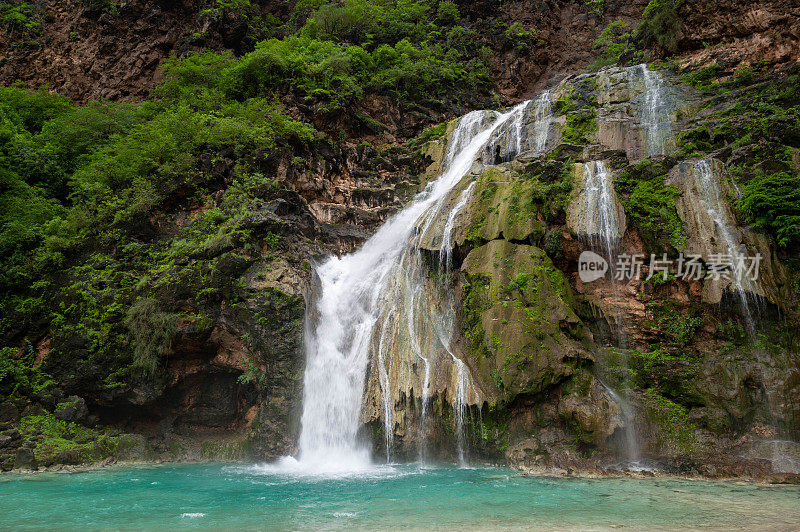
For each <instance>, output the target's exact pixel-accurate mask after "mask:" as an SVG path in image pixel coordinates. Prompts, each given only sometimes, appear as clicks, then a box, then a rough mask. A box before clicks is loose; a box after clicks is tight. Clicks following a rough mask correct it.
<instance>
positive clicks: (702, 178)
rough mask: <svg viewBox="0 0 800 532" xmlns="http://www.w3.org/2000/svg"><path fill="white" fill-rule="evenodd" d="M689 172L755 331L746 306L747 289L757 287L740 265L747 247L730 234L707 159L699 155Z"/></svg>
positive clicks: (732, 224)
mask: <svg viewBox="0 0 800 532" xmlns="http://www.w3.org/2000/svg"><path fill="white" fill-rule="evenodd" d="M692 173H693V175H694V178H695V185H696V186H697V190H698V192H699V193H700V204H701V205H702V207H703V208H704V209H705V210H706V212H707V213H708V215H709V216H710V217H711V219H712V220H713V221H714V228H715V232H716V236H717V237H718V239H719V244H720V246H721V247H722V251H723V253H724V254H727V255H730V258H731V261H732V263H733V270H732V272H731V281H732V285H733V287H734V289H735V291H736V295H737V296H738V299H739V303H740V305H741V307H742V317H743V318H744V319H745V324H746V326H747V328H748V330H749V331H750V332H751V333H752V332H754V331H755V322H754V320H753V314H752V312H751V310H750V302H749V301H748V297H749V296H748V293H751V294H755V293H757V289H756V287H755V281H753V280H752V279H750V278H749V277H748V276H747V275H746V272H745V271H744V269H743V266H744V260H745V257H746V255H747V250H746V248H745V247H744V245H743V244H742V245H740V244H739V242H738V239H737V238H736V235H735V234H734V231H733V228H734V227H735V225H736V223H735V221H734V220H733V215H732V214H731V213H730V210H729V209H728V206H727V202H726V201H725V200H724V199H723V197H722V193H721V191H720V188H719V183H718V182H717V179H716V177H715V176H714V171H713V170H712V169H711V165H710V164H709V162H708V159H701V160H699V161H697V162H696V163H694V172H692Z"/></svg>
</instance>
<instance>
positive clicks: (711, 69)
mask: <svg viewBox="0 0 800 532" xmlns="http://www.w3.org/2000/svg"><path fill="white" fill-rule="evenodd" d="M723 74H724V72H723V71H722V69H721V67H719V65H716V64H713V65H709V66H707V67H704V68H701V69H698V70H695V71H693V72H689V73H687V74H685V75H684V81H685V82H687V83H690V84H692V85H693V86H695V87H697V88H698V89H700V90H702V91H703V92H705V93H706V94H707V95H709V96H710V97H709V99H708V103H707V104H706V105H707V106H708V107H712V106H715V105H716V106H717V107H715V112H713V113H709V119H708V120H706V121H704V122H703V123H701V124H699V125H698V126H697V127H696V128H695V129H692V130H689V131H684V132H681V133H679V134H678V137H677V141H678V146H679V147H680V150H681V151H680V155H681V156H684V157H689V156H697V157H700V156H705V155H706V154H708V153H711V152H713V151H715V150H720V149H724V148H730V149H732V150H737V151H738V154H739V155H738V157H737V158H736V160H735V162H734V163H733V164H731V165H730V166H729V167H728V171H729V173H730V174H731V176H732V178H733V179H735V180H736V181H737V183H738V185H739V187H740V188H741V190H742V194H741V195H740V196H739V198H738V199H737V200H736V207H737V211H738V212H737V214H738V217H739V219H740V222H743V223H746V224H753V225H755V226H756V227H758V228H759V229H763V230H764V231H766V232H767V233H768V234H769V235H770V236H771V237H772V238H773V239H774V240H775V242H776V243H777V244H778V245H780V246H782V247H791V246H795V245H797V244H799V243H800V207H799V206H798V205H800V203H799V202H798V197H800V196H798V184H800V172H798V167H797V163H796V160H797V155H796V154H797V150H798V149H799V148H800V141H798V139H800V92H798V91H797V87H798V85H800V71H798V69H797V68H794V69H793V70H792V71H790V72H789V73H788V75H786V76H785V77H783V76H782V77H776V76H775V75H773V74H771V73H770V72H768V71H766V69H765V68H764V66H763V65H755V66H754V67H746V68H741V69H739V70H737V71H735V72H733V74H732V75H730V76H728V77H725V78H722V79H720V77H721V76H722V75H723ZM733 91H736V97H735V99H730V98H727V95H728V94H730V93H732V92H733ZM720 102H725V103H724V104H723V105H719V104H720Z"/></svg>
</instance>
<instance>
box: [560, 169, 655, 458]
mask: <svg viewBox="0 0 800 532" xmlns="http://www.w3.org/2000/svg"><path fill="white" fill-rule="evenodd" d="M582 171H583V183H582V185H581V189H580V195H579V197H578V200H577V201H575V202H574V205H573V206H572V207H571V208H570V212H571V213H572V214H571V218H572V219H573V221H572V222H571V223H572V225H573V230H574V231H575V232H576V233H577V234H578V236H579V237H581V238H582V239H583V240H584V241H585V242H586V243H587V244H588V245H589V247H591V248H593V249H594V250H595V251H596V252H599V253H602V254H603V255H604V258H605V259H606V260H607V261H608V268H609V271H610V272H611V276H610V277H611V285H610V291H611V293H612V294H613V296H614V297H617V296H618V295H619V284H618V283H617V282H616V280H615V276H614V274H615V272H614V266H615V260H616V258H617V253H618V250H619V246H620V242H621V240H622V237H623V234H624V232H625V218H624V216H625V215H624V211H623V210H622V207H621V205H620V204H619V201H618V199H617V196H616V194H615V192H614V184H613V181H612V176H611V172H609V170H608V168H607V167H606V164H605V163H604V162H603V161H590V162H587V163H584V164H583V168H582ZM611 313H612V314H613V316H614V318H615V322H616V323H621V321H622V316H621V312H620V309H619V307H617V306H614V307H613V310H612V311H611ZM626 344H627V339H626V335H625V331H624V328H623V327H619V328H618V329H617V330H616V346H617V347H621V348H624V347H625V345H626ZM626 366H627V364H623V367H622V368H621V370H622V375H623V376H622V378H621V384H622V385H623V386H624V387H625V388H630V386H631V383H630V378H629V375H628V370H627V367H626ZM600 383H601V384H602V385H603V387H604V388H605V389H606V392H607V393H608V395H609V396H610V397H611V398H612V400H613V401H614V402H616V403H617V405H619V408H620V411H621V413H622V417H623V419H624V421H625V425H624V427H623V436H624V439H625V441H624V447H625V449H624V450H625V455H626V456H625V458H626V464H627V467H632V468H637V467H640V463H639V462H640V456H639V454H640V453H639V446H638V443H637V438H636V434H637V432H636V426H635V414H636V411H635V408H634V406H633V405H632V404H631V402H629V401H628V400H627V399H626V398H624V397H622V396H621V395H620V394H618V393H617V392H616V391H614V390H613V389H612V388H611V387H609V386H608V385H606V384H605V383H603V382H602V381H600Z"/></svg>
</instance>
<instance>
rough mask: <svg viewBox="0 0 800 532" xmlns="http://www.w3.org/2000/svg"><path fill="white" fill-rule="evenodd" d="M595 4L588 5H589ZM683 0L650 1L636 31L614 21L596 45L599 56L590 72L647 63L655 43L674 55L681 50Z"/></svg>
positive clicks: (591, 66) (619, 21) (602, 33)
mask: <svg viewBox="0 0 800 532" xmlns="http://www.w3.org/2000/svg"><path fill="white" fill-rule="evenodd" d="M590 3H594V2H587V4H590ZM680 4H681V1H680V0H651V1H650V3H648V4H647V7H646V8H645V10H644V13H643V15H642V21H641V22H640V23H639V24H638V25H637V26H636V27H634V28H629V26H628V25H627V24H626V23H624V22H623V21H622V20H612V21H611V22H609V23H608V25H607V26H606V27H605V28H603V31H601V32H600V35H599V36H598V37H597V39H596V40H595V42H594V48H597V49H600V54H599V55H598V57H597V59H595V60H594V61H593V62H592V64H591V65H589V68H588V70H590V71H594V70H599V69H601V68H603V67H607V66H611V65H615V64H618V63H622V64H627V65H632V64H637V63H642V62H646V61H647V59H648V55H649V54H648V53H646V50H648V49H649V48H650V47H652V46H653V45H654V44H655V45H657V46H658V47H659V48H661V49H662V50H664V51H665V52H667V53H668V54H673V53H675V52H676V51H677V48H678V36H679V34H680V29H681V20H680V17H679V14H678V9H679V8H680Z"/></svg>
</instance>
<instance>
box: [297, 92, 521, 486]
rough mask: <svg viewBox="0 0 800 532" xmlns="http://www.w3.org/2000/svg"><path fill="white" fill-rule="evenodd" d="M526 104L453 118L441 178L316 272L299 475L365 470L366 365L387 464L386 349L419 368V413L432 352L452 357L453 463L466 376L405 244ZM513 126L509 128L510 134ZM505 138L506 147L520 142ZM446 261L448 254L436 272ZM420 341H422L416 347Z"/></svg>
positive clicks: (448, 323) (447, 322) (449, 320)
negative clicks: (375, 388)
mask: <svg viewBox="0 0 800 532" xmlns="http://www.w3.org/2000/svg"><path fill="white" fill-rule="evenodd" d="M529 103H530V102H525V103H523V104H520V105H519V106H517V107H516V108H514V109H512V110H511V111H509V112H507V113H505V114H498V113H494V112H490V111H474V112H472V113H469V114H467V115H465V116H464V117H462V118H461V120H460V121H459V124H458V126H457V128H456V130H455V131H454V132H453V134H452V137H451V141H450V143H449V145H448V152H447V156H446V159H445V169H444V171H443V173H442V175H441V176H440V177H439V178H438V179H437V180H436V181H434V182H432V183H430V184H429V185H428V187H427V188H426V189H425V190H424V191H423V192H421V193H420V194H418V195H417V196H416V197H415V198H414V200H413V201H412V202H411V203H410V204H409V205H408V206H407V207H406V208H405V209H403V210H402V211H400V212H399V213H397V214H396V215H395V216H393V217H392V218H390V219H389V220H388V221H387V222H386V223H385V224H384V225H383V226H382V227H381V228H380V229H379V230H378V231H377V232H376V233H375V235H374V236H373V237H372V238H370V239H369V240H368V241H367V242H366V243H365V244H364V246H363V247H362V248H361V249H360V250H358V251H356V252H355V253H352V254H350V255H345V256H343V257H331V258H329V259H327V260H326V261H325V262H324V263H322V264H320V265H319V266H318V267H317V268H316V275H317V280H318V287H317V289H316V294H317V299H316V301H315V302H314V304H313V308H314V310H315V312H314V313H313V314H312V315H310V317H309V319H308V320H307V322H308V324H307V327H306V338H305V345H306V351H307V365H306V371H305V389H304V396H303V400H304V404H303V416H302V430H301V435H300V453H299V463H298V464H297V465H298V466H299V467H300V468H302V469H303V470H313V471H317V472H319V471H323V472H324V471H353V470H358V469H363V468H365V467H369V466H370V464H371V459H370V452H369V450H368V448H367V447H366V446H365V445H364V444H363V443H362V442H360V441H359V437H358V432H359V428H360V427H361V425H362V421H361V411H362V396H363V394H364V384H365V380H366V375H367V369H368V367H369V364H370V360H371V357H373V358H374V359H375V360H374V362H375V363H376V364H377V366H378V380H379V383H380V388H381V395H382V412H381V414H382V415H381V417H382V420H383V426H384V436H385V440H386V450H387V457H391V450H392V438H393V436H392V434H393V423H394V422H393V419H392V401H393V400H394V399H393V395H392V392H393V390H392V385H391V382H390V372H389V369H388V368H389V367H390V366H391V362H392V360H390V359H391V358H392V357H393V356H395V355H396V353H395V352H394V350H396V349H397V348H398V345H401V344H402V347H403V348H405V349H408V348H409V344H410V349H411V350H412V351H413V352H414V354H415V355H416V357H417V358H418V359H419V360H420V361H421V362H422V363H423V364H424V368H425V369H424V371H425V381H424V385H423V388H424V389H423V390H422V394H421V395H422V403H423V413H426V409H427V405H426V403H427V401H428V395H427V393H428V390H427V387H428V385H429V382H430V375H431V369H432V368H431V363H432V360H431V358H432V356H433V354H434V353H433V352H432V350H433V348H432V345H434V344H436V346H435V347H436V349H441V348H444V350H446V352H447V353H449V354H450V356H452V358H453V364H454V371H455V372H456V375H455V388H456V390H454V392H455V393H454V396H455V399H454V408H455V409H456V412H455V414H456V421H457V424H458V426H457V427H456V430H457V431H458V432H457V435H458V439H459V447H460V448H459V454H460V455H461V456H462V457H463V444H462V439H461V438H462V436H461V432H462V431H463V413H464V409H465V408H466V404H467V403H466V401H467V397H468V394H469V393H470V392H471V388H472V386H471V383H470V382H469V372H468V370H467V368H466V366H465V365H464V363H463V362H462V361H461V360H459V359H458V358H457V357H455V355H453V353H452V352H451V351H450V348H449V343H450V335H451V334H452V325H453V321H454V320H453V316H452V309H449V310H448V307H451V305H444V307H445V308H444V309H443V310H442V312H441V313H439V315H435V316H431V312H430V308H431V306H430V305H429V302H428V295H427V294H426V293H425V287H424V285H423V284H422V282H421V280H420V275H422V267H423V265H422V261H421V258H420V256H419V254H420V252H419V250H418V249H417V248H416V247H415V245H414V243H415V242H418V241H419V239H420V238H421V237H422V236H424V234H425V233H426V232H427V231H430V230H432V227H433V226H434V223H433V222H434V220H435V219H436V218H437V217H438V215H439V214H440V211H441V210H442V209H443V205H444V203H445V199H446V197H447V195H448V192H450V190H451V189H452V188H453V187H455V186H456V185H457V184H458V183H459V182H460V181H461V179H462V178H463V177H464V176H465V175H466V174H467V173H469V171H470V169H471V168H472V167H473V164H474V163H475V162H476V159H478V157H479V156H480V155H481V154H482V153H488V151H484V150H488V148H487V143H489V141H490V137H492V134H493V133H494V132H495V131H496V130H497V129H498V128H500V127H501V126H502V125H503V124H505V123H507V122H509V121H511V120H513V121H522V120H523V119H524V116H525V113H524V112H523V111H524V109H525V106H527V105H528V104H529ZM516 126H517V124H516V123H513V124H512V131H514V130H516V129H517V128H516ZM513 136H514V137H516V138H514V139H513V140H514V142H516V141H517V139H518V138H519V136H520V135H519V134H517V135H513ZM503 148H504V149H508V146H503ZM514 148H517V146H514ZM471 188H472V187H471V186H470V187H468V188H467V189H466V190H465V192H464V193H463V194H462V197H461V198H460V200H459V201H458V203H457V204H456V205H455V208H453V209H452V211H451V212H450V213H449V214H448V216H447V223H446V224H445V226H446V229H445V233H446V234H444V235H443V246H444V241H445V240H446V241H447V242H448V246H449V241H450V238H451V236H450V234H449V233H450V232H452V227H453V224H454V223H455V219H456V217H457V215H458V211H460V210H461V209H462V208H463V207H464V205H465V204H466V201H467V199H468V195H469V193H470V192H471ZM415 230H419V233H420V234H419V237H418V238H414V232H415ZM449 256H450V255H449V249H448V252H447V253H446V254H445V258H444V261H445V263H444V268H445V269H446V268H447V265H448V264H449V262H448V261H449V260H450V259H449ZM421 310H427V312H420V311H421ZM434 314H436V313H435V312H434ZM423 329H424V330H423ZM430 337H433V339H432V340H431V339H430ZM421 338H423V339H426V341H425V343H424V344H423V343H422V342H420V339H421ZM408 340H410V342H409V341H408ZM423 417H424V416H423Z"/></svg>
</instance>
